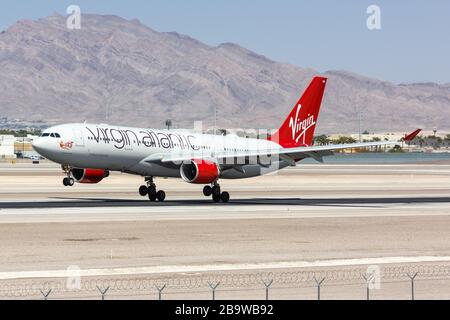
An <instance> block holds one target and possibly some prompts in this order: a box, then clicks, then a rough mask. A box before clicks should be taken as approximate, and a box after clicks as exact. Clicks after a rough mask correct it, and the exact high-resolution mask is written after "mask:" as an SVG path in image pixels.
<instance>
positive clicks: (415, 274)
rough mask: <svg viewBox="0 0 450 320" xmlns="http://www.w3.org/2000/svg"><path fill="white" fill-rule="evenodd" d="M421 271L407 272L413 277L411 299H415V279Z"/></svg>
mask: <svg viewBox="0 0 450 320" xmlns="http://www.w3.org/2000/svg"><path fill="white" fill-rule="evenodd" d="M418 274H419V273H418V272H415V273H411V274H410V273H407V276H408V277H409V278H410V279H411V300H414V279H416V277H417V275H418Z"/></svg>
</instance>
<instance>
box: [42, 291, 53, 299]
mask: <svg viewBox="0 0 450 320" xmlns="http://www.w3.org/2000/svg"><path fill="white" fill-rule="evenodd" d="M39 291H40V292H41V294H42V296H43V297H44V300H47V298H48V296H49V295H50V293H51V292H52V289H49V290H48V291H47V292H44V291H42V290H41V289H39Z"/></svg>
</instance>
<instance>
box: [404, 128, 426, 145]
mask: <svg viewBox="0 0 450 320" xmlns="http://www.w3.org/2000/svg"><path fill="white" fill-rule="evenodd" d="M420 131H422V129H417V130H416V131H414V132H411V133H410V134H407V135H405V137H404V138H403V141H406V142H409V141H411V140H413V139H414V138H415V137H416V136H417V135H418V134H419V132H420Z"/></svg>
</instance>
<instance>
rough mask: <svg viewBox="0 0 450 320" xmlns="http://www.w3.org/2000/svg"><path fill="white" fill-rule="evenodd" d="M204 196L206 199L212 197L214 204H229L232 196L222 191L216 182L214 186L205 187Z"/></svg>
mask: <svg viewBox="0 0 450 320" xmlns="http://www.w3.org/2000/svg"><path fill="white" fill-rule="evenodd" d="M203 194H204V195H205V196H206V197H210V196H212V199H213V201H214V202H220V201H222V202H225V203H226V202H228V201H229V200H230V194H229V193H228V192H226V191H224V192H221V191H220V185H219V184H218V183H217V182H214V183H213V184H212V186H204V187H203Z"/></svg>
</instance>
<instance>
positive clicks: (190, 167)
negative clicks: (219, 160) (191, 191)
mask: <svg viewBox="0 0 450 320" xmlns="http://www.w3.org/2000/svg"><path fill="white" fill-rule="evenodd" d="M180 174H181V178H183V180H184V181H186V182H189V183H197V184H208V183H212V182H214V181H216V180H217V178H218V177H219V167H218V166H217V164H216V163H214V162H210V161H205V160H197V159H194V160H191V161H189V162H187V163H186V162H185V163H183V164H182V165H181V167H180Z"/></svg>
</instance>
